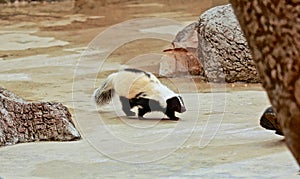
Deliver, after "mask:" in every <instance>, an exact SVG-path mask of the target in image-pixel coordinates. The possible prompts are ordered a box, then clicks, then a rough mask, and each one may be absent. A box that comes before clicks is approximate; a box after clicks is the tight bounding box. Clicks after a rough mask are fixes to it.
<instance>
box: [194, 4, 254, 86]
mask: <svg viewBox="0 0 300 179" xmlns="http://www.w3.org/2000/svg"><path fill="white" fill-rule="evenodd" d="M198 41H199V46H198V48H199V49H198V53H199V60H200V62H201V63H202V65H203V69H204V71H205V76H206V78H207V80H208V81H210V82H248V83H256V82H260V78H259V76H258V74H257V72H256V68H255V64H254V62H253V60H252V56H251V54H250V50H249V48H248V45H247V41H246V39H245V37H244V35H243V32H242V30H241V28H240V25H239V23H238V21H237V19H236V17H235V15H234V13H233V10H232V7H231V5H224V6H217V7H214V8H212V9H209V10H207V11H206V12H205V13H203V14H202V15H201V16H200V19H199V24H198Z"/></svg>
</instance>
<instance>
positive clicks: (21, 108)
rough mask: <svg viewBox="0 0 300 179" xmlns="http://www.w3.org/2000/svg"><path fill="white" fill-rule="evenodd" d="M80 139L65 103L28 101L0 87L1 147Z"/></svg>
mask: <svg viewBox="0 0 300 179" xmlns="http://www.w3.org/2000/svg"><path fill="white" fill-rule="evenodd" d="M76 139H80V134H79V132H78V131H77V130H76V128H75V126H74V124H73V122H72V119H71V114H70V112H69V111H68V109H67V108H66V107H65V106H63V105H62V104H61V103H50V102H36V103H30V102H26V101H25V100H24V99H22V98H20V97H19V96H17V95H15V94H13V93H12V92H10V91H8V90H6V89H4V88H1V87H0V147H1V146H5V145H12V144H16V143H21V142H33V141H69V140H76Z"/></svg>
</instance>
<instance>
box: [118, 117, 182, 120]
mask: <svg viewBox="0 0 300 179" xmlns="http://www.w3.org/2000/svg"><path fill="white" fill-rule="evenodd" d="M119 117H121V118H123V119H128V120H137V121H179V120H181V119H180V118H179V119H178V120H172V119H170V118H166V117H164V118H159V117H146V118H145V117H143V118H140V117H137V116H119Z"/></svg>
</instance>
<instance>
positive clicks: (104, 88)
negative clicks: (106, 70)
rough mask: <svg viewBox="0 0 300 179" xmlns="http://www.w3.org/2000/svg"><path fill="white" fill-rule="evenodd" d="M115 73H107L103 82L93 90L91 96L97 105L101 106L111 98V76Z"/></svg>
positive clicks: (112, 93) (112, 89)
mask: <svg viewBox="0 0 300 179" xmlns="http://www.w3.org/2000/svg"><path fill="white" fill-rule="evenodd" d="M115 75H116V74H115V73H114V74H111V75H109V76H108V77H107V78H106V79H105V81H104V82H103V84H102V85H101V86H100V87H99V88H97V89H96V90H95V92H94V95H93V96H94V97H93V98H94V100H95V102H96V104H97V105H99V106H102V105H104V104H107V103H109V102H110V101H111V98H112V96H113V95H114V88H113V87H114V86H113V78H114V77H115Z"/></svg>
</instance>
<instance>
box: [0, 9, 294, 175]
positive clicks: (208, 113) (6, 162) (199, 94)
mask: <svg viewBox="0 0 300 179" xmlns="http://www.w3.org/2000/svg"><path fill="white" fill-rule="evenodd" d="M170 14H171V15H170ZM170 14H169V16H172V17H173V16H174V13H170ZM164 15H165V16H168V14H164ZM137 16H138V15H137ZM92 18H94V19H95V18H100V19H101V18H102V17H100V16H97V17H95V16H93V17H92ZM66 19H77V20H78V21H82V22H85V20H86V19H87V16H84V15H74V16H67V17H64V18H62V20H61V21H60V22H61V23H62V24H66V23H68V21H67V20H66ZM188 20H190V19H188V18H187V19H185V21H180V22H183V24H185V23H187V22H186V21H188ZM1 22H2V24H3V26H1V27H0V38H1V40H2V42H1V45H0V52H1V53H0V54H2V55H1V57H0V66H1V68H0V86H3V87H6V88H8V89H10V90H11V91H13V92H15V93H17V94H19V95H20V96H22V97H24V98H25V99H29V100H43V101H59V102H62V103H63V104H65V105H66V106H68V107H69V108H70V109H71V112H72V114H73V117H74V121H75V123H76V126H77V127H78V129H79V130H80V132H81V133H82V135H83V139H82V140H80V141H75V142H39V143H28V144H18V145H14V146H8V147H2V148H0V176H1V177H3V178H5V179H6V178H12V179H15V178H103V177H113V178H132V177H139V178H154V177H161V178H296V177H298V175H297V174H298V173H297V172H298V166H297V164H296V162H295V161H294V159H293V157H292V156H291V154H290V152H289V151H288V150H287V148H286V146H285V145H284V142H283V139H284V138H283V137H280V136H277V135H275V134H274V132H270V131H266V130H264V129H263V128H261V127H260V126H259V125H258V124H259V118H260V115H261V114H262V112H263V111H264V109H265V108H266V107H268V106H269V102H268V99H267V96H266V93H265V92H264V91H263V90H262V89H261V87H260V85H244V84H235V86H233V85H226V86H224V85H214V84H203V83H198V82H196V81H197V80H195V81H193V80H194V79H192V78H189V77H184V78H182V77H181V78H174V79H161V80H162V81H163V82H165V83H166V84H168V85H170V86H171V87H172V89H175V90H178V91H179V92H181V93H182V96H183V98H184V101H185V104H186V107H187V109H188V110H187V112H185V113H183V114H180V115H179V116H180V117H181V120H179V121H177V122H174V121H161V120H159V119H160V118H161V117H163V116H162V115H161V114H160V113H155V114H149V115H147V116H146V117H148V118H149V119H148V120H138V119H136V118H130V119H128V118H126V117H124V116H123V115H124V114H123V113H122V112H121V110H120V104H119V103H118V101H117V100H116V98H114V101H113V102H112V103H111V104H110V105H109V106H107V107H105V108H104V109H101V110H102V112H98V111H97V109H96V107H95V106H94V104H93V103H92V102H91V95H92V93H93V90H94V89H95V87H96V86H98V85H99V84H100V83H101V82H102V80H103V78H105V77H106V75H107V74H109V73H111V72H112V71H113V70H117V69H119V68H120V67H121V65H124V64H125V65H129V66H135V67H142V68H146V69H149V70H151V71H156V70H157V67H158V64H159V59H160V57H161V55H160V54H159V52H161V49H162V48H164V47H165V46H166V45H168V43H167V42H161V41H159V40H161V39H163V40H167V41H168V40H170V39H172V37H173V36H174V33H176V31H177V29H178V30H179V29H180V28H181V25H182V24H181V25H180V24H178V23H177V22H176V23H173V22H172V23H171V22H169V21H160V20H159V21H157V19H156V21H155V23H149V22H148V21H147V20H144V21H138V22H135V23H137V25H135V26H130V25H129V26H128V24H126V23H125V24H122V28H115V29H114V28H110V30H109V31H108V32H111V34H109V33H108V34H105V35H103V34H102V35H100V36H98V38H96V40H94V41H93V42H92V43H91V44H89V45H87V44H83V43H82V42H81V43H74V42H73V41H72V38H74V39H75V38H76V35H75V34H76V33H78V34H77V38H79V37H82V36H84V35H82V34H81V33H79V32H85V33H91V34H90V36H92V34H95V33H96V32H98V33H100V32H101V31H102V30H103V29H105V28H103V27H102V28H100V29H98V28H89V29H86V31H83V30H80V31H79V32H78V31H76V32H75V31H72V30H70V31H59V30H58V31H57V32H56V33H54V32H53V31H49V32H45V31H43V30H40V29H38V28H37V27H41V26H45V24H46V25H47V22H48V21H41V22H39V25H36V24H29V23H23V24H18V25H16V24H10V23H4V21H1ZM55 22H56V23H54V22H51V23H50V24H54V25H55V26H57V25H58V24H59V23H58V22H57V21H55ZM69 23H70V22H69ZM133 29H134V30H133ZM66 34H68V35H69V36H67V37H65V38H60V39H58V38H57V37H63V36H64V35H66ZM70 34H73V36H72V38H71V37H70V36H71V35H70ZM145 34H146V35H145ZM149 34H150V36H151V37H152V36H155V37H157V38H159V40H153V41H149V40H148V39H143V41H142V43H139V42H137V43H131V44H126V45H128V46H129V47H127V46H126V45H124V41H126V40H128V37H132V36H138V35H141V38H146V37H147V35H149ZM85 35H86V34H85ZM111 35H116V37H113V36H111ZM84 37H88V35H86V36H84ZM93 37H95V35H94V36H93ZM82 38H83V37H82ZM118 43H121V44H122V43H123V44H122V45H124V46H125V47H120V48H119V49H118V50H115V51H114V52H113V53H112V54H110V52H109V51H110V50H111V49H110V47H111V44H118ZM4 44H5V45H4ZM24 44H26V45H24ZM153 44H155V45H153ZM57 45H60V46H57ZM151 45H153V46H151ZM42 47H43V48H42ZM85 49H87V50H86V51H84V50H85ZM35 50H36V51H35ZM149 51H151V52H153V53H156V54H154V55H153V54H151V55H149V54H148V53H149ZM125 52H126V53H125ZM6 54H9V55H8V56H7V55H6ZM132 54H134V55H132ZM136 54H137V55H136ZM145 54H146V55H145ZM107 55H110V56H109V57H108V58H106V56H107ZM136 56H137V57H136ZM133 57H134V58H133ZM1 58H2V59H1ZM153 58H157V60H156V59H155V60H153ZM104 59H105V60H104ZM149 66H150V67H149ZM100 67H102V68H100Z"/></svg>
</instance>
